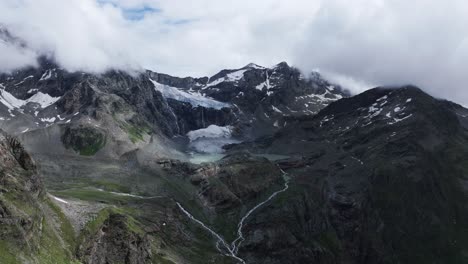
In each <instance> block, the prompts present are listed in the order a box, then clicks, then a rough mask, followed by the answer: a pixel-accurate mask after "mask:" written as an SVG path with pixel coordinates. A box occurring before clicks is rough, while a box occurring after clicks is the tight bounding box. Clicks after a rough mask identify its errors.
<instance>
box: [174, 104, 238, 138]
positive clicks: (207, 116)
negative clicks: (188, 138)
mask: <svg viewBox="0 0 468 264" xmlns="http://www.w3.org/2000/svg"><path fill="white" fill-rule="evenodd" d="M168 103H169V106H170V107H171V108H172V110H173V112H174V114H175V116H176V117H177V126H178V128H179V132H180V134H181V135H185V134H186V133H187V132H189V131H191V130H197V129H200V128H205V127H207V126H208V125H212V124H214V125H218V126H228V125H232V124H235V123H236V122H237V121H238V120H237V117H236V109H233V108H227V107H226V108H222V109H214V108H205V107H202V106H197V107H193V106H192V105H191V104H189V103H185V102H180V101H176V100H173V99H168Z"/></svg>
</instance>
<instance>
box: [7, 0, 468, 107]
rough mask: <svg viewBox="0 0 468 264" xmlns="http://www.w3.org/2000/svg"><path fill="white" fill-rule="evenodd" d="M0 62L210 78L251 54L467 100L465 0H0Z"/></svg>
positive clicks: (366, 83)
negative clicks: (48, 60) (9, 38)
mask: <svg viewBox="0 0 468 264" xmlns="http://www.w3.org/2000/svg"><path fill="white" fill-rule="evenodd" d="M0 14H1V16H0V25H3V26H4V27H6V28H8V30H9V31H11V32H12V33H13V34H15V35H16V36H17V37H18V38H20V39H22V40H24V42H25V43H27V46H26V47H17V46H14V45H11V44H8V43H4V42H1V41H0V62H1V63H0V71H2V72H8V71H12V70H14V69H16V68H19V67H24V66H26V65H35V63H36V58H37V56H38V55H41V54H47V55H48V56H53V57H54V58H55V59H56V60H57V61H58V63H59V64H60V65H61V66H62V67H64V68H66V69H68V70H70V71H77V70H80V71H89V72H103V71H106V70H108V69H111V68H116V69H123V70H132V71H133V70H139V69H144V68H146V69H151V70H154V71H158V72H164V73H168V74H171V75H177V76H210V75H213V74H215V73H216V72H218V71H219V70H221V69H225V68H230V69H232V68H240V67H242V66H244V65H246V64H248V63H250V62H254V63H257V64H259V65H263V66H267V67H268V66H272V65H275V64H277V63H279V62H281V61H286V62H288V64H290V65H293V66H295V67H297V68H299V69H300V70H301V71H303V72H305V73H307V72H310V71H312V70H318V71H320V72H321V73H322V74H323V75H324V76H325V77H327V78H328V79H330V80H331V81H333V82H336V83H338V84H341V85H343V86H344V87H346V88H349V89H350V90H351V91H352V92H354V93H358V92H361V91H363V90H365V89H368V88H371V87H374V86H378V85H403V84H415V85H418V86H420V87H421V88H422V89H424V90H425V91H427V92H429V93H430V94H432V95H434V96H437V97H442V98H447V99H450V100H453V101H455V102H458V103H461V104H464V105H468V89H467V84H468V70H467V69H468V2H467V1H465V0H446V1H439V0H413V1H407V0H405V1H403V0H354V1H349V0H288V1H285V0H256V1H251V0H237V1H231V0H229V1H228V0H177V1H175V0H66V1H64V0H0Z"/></svg>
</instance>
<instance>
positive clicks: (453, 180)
mask: <svg viewBox="0 0 468 264" xmlns="http://www.w3.org/2000/svg"><path fill="white" fill-rule="evenodd" d="M465 112H466V110H464V109H463V108H462V107H460V106H457V105H454V104H450V103H447V102H445V101H441V100H437V99H434V98H432V97H431V96H429V95H427V94H425V93H424V92H422V91H421V90H419V89H418V88H415V87H403V88H398V89H384V88H376V89H372V90H369V91H366V92H364V93H362V94H360V95H357V96H354V97H351V98H346V99H342V100H339V101H337V102H335V103H332V104H330V105H329V106H328V107H326V108H325V109H323V110H322V111H321V112H320V113H319V114H317V115H315V116H308V117H302V118H291V119H289V120H288V123H289V125H288V126H287V127H285V128H284V129H282V130H281V131H280V132H278V133H277V134H275V135H274V136H272V137H270V138H267V139H263V140H259V141H257V142H254V143H252V144H246V145H244V146H243V147H240V146H237V148H239V149H246V148H247V149H249V150H250V151H251V152H259V153H264V152H273V153H288V154H289V155H291V156H292V157H294V158H291V159H289V160H284V161H282V162H280V166H281V167H282V168H283V169H285V170H286V171H287V172H288V173H289V174H290V175H292V177H293V180H292V182H293V183H294V184H293V186H292V187H291V188H290V190H289V197H288V199H287V200H286V201H283V204H282V206H281V205H273V206H272V207H273V208H271V209H270V212H268V213H265V216H258V218H259V220H258V221H259V222H258V223H259V225H261V223H264V224H266V223H267V219H268V218H270V219H271V218H272V215H274V219H275V220H274V221H275V224H271V223H270V224H271V226H270V225H269V226H266V227H262V228H260V230H261V231H260V230H259V229H257V230H255V231H252V232H255V234H257V235H258V233H262V234H263V237H264V239H265V240H263V241H267V240H268V241H272V240H273V241H274V240H275V239H279V237H280V236H281V237H283V238H284V237H288V238H289V239H288V240H286V241H284V240H283V242H282V246H281V248H282V249H283V252H284V253H283V255H284V256H288V260H286V258H282V257H278V259H277V260H276V261H272V262H271V263H299V262H301V260H306V259H307V260H314V262H318V263H465V262H466V261H467V255H466V253H467V249H468V248H467V243H466V230H467V223H468V222H467V220H468V210H467V209H468V208H467V198H468V195H467V194H468V193H467V190H468V189H467V188H466V186H467V185H466V175H467V172H468V171H467V163H466V158H467V154H468V149H467V146H468V145H467V144H468V141H467V140H468V137H467V136H468V134H467V131H466V128H465V125H464V124H466V116H465V115H464V114H463V113H465ZM232 151H234V150H232ZM267 215H268V216H267ZM274 230H277V231H274ZM275 233H278V234H277V235H276V234H275ZM280 234H281V235H280ZM250 239H251V243H250V246H251V247H252V248H255V250H252V252H251V254H252V260H256V261H260V260H261V259H263V258H265V255H262V254H259V253H258V252H266V251H267V250H271V249H272V248H268V247H266V245H267V244H266V243H263V242H262V243H256V240H255V237H254V236H253V233H252V236H251V237H250ZM278 242H279V240H278ZM273 243H274V242H273ZM310 243H316V244H315V246H310ZM291 248H295V249H294V250H292V249H291ZM297 248H299V250H298V249H297ZM311 248H315V250H311V251H307V250H306V249H311ZM288 249H289V250H288ZM246 254H248V253H246ZM291 256H294V257H293V258H295V260H291ZM254 262H255V261H254Z"/></svg>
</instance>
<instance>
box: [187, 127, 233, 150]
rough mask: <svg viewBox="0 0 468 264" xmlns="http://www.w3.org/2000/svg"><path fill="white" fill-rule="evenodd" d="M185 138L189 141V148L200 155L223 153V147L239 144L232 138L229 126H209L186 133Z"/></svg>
mask: <svg viewBox="0 0 468 264" xmlns="http://www.w3.org/2000/svg"><path fill="white" fill-rule="evenodd" d="M187 137H188V138H189V139H190V145H189V146H190V147H191V148H192V149H194V150H195V151H197V152H200V153H212V154H219V153H223V152H224V150H223V146H224V145H227V144H233V143H239V140H236V139H233V138H232V127H230V126H226V127H221V126H217V125H210V126H208V127H207V128H202V129H198V130H193V131H190V132H188V133H187Z"/></svg>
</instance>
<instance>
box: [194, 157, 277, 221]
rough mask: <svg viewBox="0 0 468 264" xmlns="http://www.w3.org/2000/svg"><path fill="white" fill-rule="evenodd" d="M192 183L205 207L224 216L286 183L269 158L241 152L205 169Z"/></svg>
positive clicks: (197, 174) (196, 173)
mask: <svg viewBox="0 0 468 264" xmlns="http://www.w3.org/2000/svg"><path fill="white" fill-rule="evenodd" d="M190 181H191V182H192V184H194V185H196V186H198V188H199V191H198V193H199V197H200V198H202V200H203V201H202V203H203V204H205V205H207V206H209V207H214V208H215V209H216V210H217V211H219V213H223V211H224V212H226V210H229V209H235V208H236V207H239V206H241V205H243V204H245V203H248V202H249V201H250V200H252V199H255V198H257V197H259V196H260V194H261V193H262V192H265V191H268V190H270V189H271V188H272V187H274V186H280V185H281V184H282V181H283V180H282V178H281V172H280V170H279V168H278V167H277V166H275V165H274V164H272V163H271V162H269V161H268V160H267V159H265V158H258V157H253V156H251V155H249V154H246V153H237V154H233V155H230V156H227V157H225V158H223V159H222V160H220V161H219V162H218V163H213V164H207V165H205V166H202V167H201V168H199V169H197V170H196V171H195V172H194V174H193V175H192V176H191V177H190Z"/></svg>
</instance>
